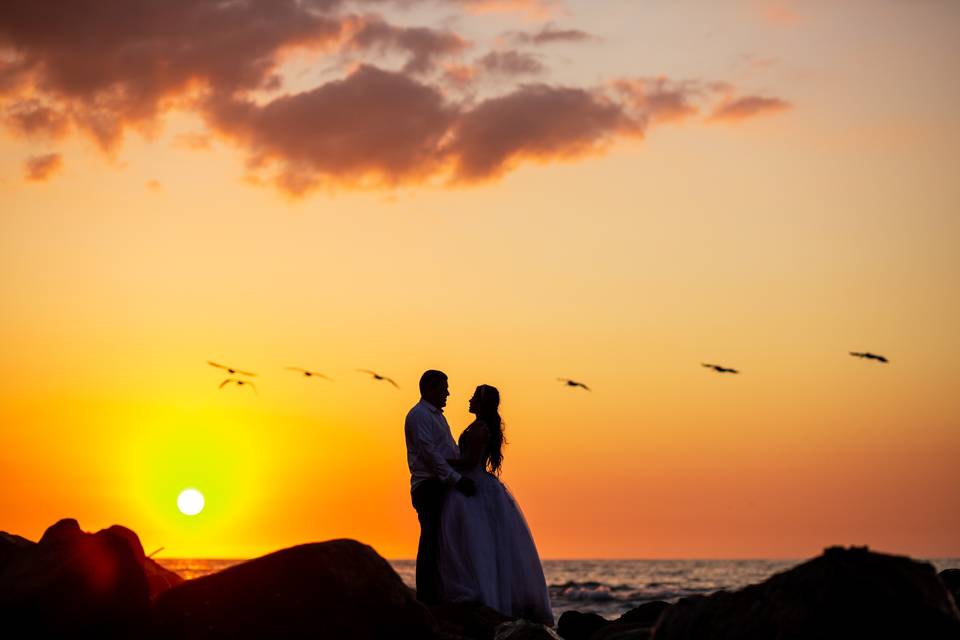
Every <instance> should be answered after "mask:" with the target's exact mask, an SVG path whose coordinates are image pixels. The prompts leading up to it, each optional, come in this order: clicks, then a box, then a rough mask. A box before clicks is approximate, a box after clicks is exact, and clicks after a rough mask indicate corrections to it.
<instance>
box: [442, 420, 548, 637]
mask: <svg viewBox="0 0 960 640" xmlns="http://www.w3.org/2000/svg"><path fill="white" fill-rule="evenodd" d="M476 424H477V423H474V424H473V425H471V426H470V427H468V428H467V430H466V431H464V432H463V434H462V435H461V436H460V448H461V450H466V447H465V445H467V443H466V442H464V440H465V438H467V439H469V438H470V431H471V429H475V426H476ZM484 429H485V428H484ZM484 442H485V439H484ZM468 446H469V445H468ZM485 461H486V456H481V462H480V463H479V464H477V465H476V466H475V467H474V468H473V469H470V470H467V471H464V472H462V473H463V475H464V476H466V477H468V478H470V479H471V480H473V482H474V483H475V484H476V487H477V492H476V494H475V495H473V496H465V495H464V494H462V493H461V492H459V491H457V490H456V489H451V490H450V491H447V494H446V497H445V498H444V503H443V509H442V511H441V516H440V562H439V564H440V583H441V585H442V591H443V600H444V601H446V602H480V603H483V604H484V605H486V606H488V607H490V608H492V609H496V610H497V611H499V612H501V613H504V614H506V615H510V616H514V617H518V618H525V619H527V620H533V621H535V622H540V623H543V624H546V625H550V626H552V625H553V611H552V610H551V608H550V595H549V592H548V591H547V583H546V580H545V579H544V576H543V567H542V565H541V564H540V556H539V554H538V553H537V547H536V545H535V544H534V542H533V536H532V535H531V533H530V528H529V527H528V526H527V521H526V519H525V518H524V517H523V513H522V512H521V511H520V507H519V506H518V505H517V502H516V500H514V498H513V496H512V495H511V494H510V491H508V490H507V487H506V486H505V485H504V484H503V483H502V482H500V480H499V479H498V478H497V477H496V476H494V475H493V474H491V473H489V472H487V471H486V470H485Z"/></svg>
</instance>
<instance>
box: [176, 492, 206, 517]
mask: <svg viewBox="0 0 960 640" xmlns="http://www.w3.org/2000/svg"><path fill="white" fill-rule="evenodd" d="M203 503H204V500H203V494H202V493H200V492H199V491H197V490H196V489H184V490H183V491H181V492H180V495H179V496H177V508H178V509H180V513H182V514H183V515H186V516H195V515H197V514H198V513H200V512H201V511H203Z"/></svg>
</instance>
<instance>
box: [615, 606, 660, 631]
mask: <svg viewBox="0 0 960 640" xmlns="http://www.w3.org/2000/svg"><path fill="white" fill-rule="evenodd" d="M669 608H670V603H669V602H664V601H663V600H654V601H653V602H644V603H643V604H642V605H640V606H639V607H635V608H633V609H631V610H630V611H627V612H626V613H625V614H623V615H622V616H620V617H619V618H617V619H616V620H615V621H614V624H628V623H629V624H639V625H646V626H648V627H652V626H653V625H655V624H657V620H658V619H659V618H660V616H661V615H662V614H663V612H664V611H666V610H667V609H669Z"/></svg>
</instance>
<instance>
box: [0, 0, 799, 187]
mask: <svg viewBox="0 0 960 640" xmlns="http://www.w3.org/2000/svg"><path fill="white" fill-rule="evenodd" d="M428 1H430V0H349V1H348V0H342V1H341V0H163V1H158V0H73V1H71V2H60V1H59V0H33V1H32V2H30V3H25V2H7V3H0V119H2V121H3V123H4V124H5V125H6V126H7V127H8V128H9V129H11V130H12V131H14V132H15V133H16V134H18V135H23V136H29V137H36V138H52V139H57V138H61V137H63V136H66V135H71V134H74V133H76V132H82V133H84V134H86V135H90V136H92V137H93V138H94V140H95V141H96V142H97V144H98V145H99V146H100V147H101V148H102V149H103V150H104V151H106V152H107V153H112V152H114V151H115V150H116V149H117V148H118V147H119V145H120V144H121V142H122V139H123V136H124V134H125V133H126V132H127V131H128V130H130V129H140V130H144V129H147V130H149V129H151V128H155V127H158V126H159V125H160V124H161V122H162V116H164V115H165V114H167V113H168V112H170V111H173V110H179V111H182V112H185V113H186V114H187V115H188V116H189V117H196V118H199V119H200V120H201V121H202V122H203V124H204V127H205V129H204V130H201V131H199V132H195V133H192V134H183V135H180V136H178V137H177V138H176V139H175V144H176V145H178V146H186V147H188V148H195V149H196V148H201V149H202V148H207V147H208V146H209V144H210V140H211V139H212V138H214V137H216V138H217V140H218V141H226V142H230V143H232V144H233V145H234V146H235V147H236V148H237V149H238V150H239V152H240V153H241V154H243V156H244V157H245V158H246V160H247V167H248V175H247V180H248V181H250V182H252V183H258V184H267V183H269V184H273V185H276V186H277V187H279V188H280V189H281V190H283V191H285V192H287V193H289V194H291V195H302V194H304V193H307V192H309V191H310V190H312V189H316V188H318V187H321V186H336V187H347V188H380V187H384V186H387V187H390V186H394V185H398V184H417V183H422V182H430V183H439V184H451V183H477V182H481V181H484V180H492V179H496V178H497V177H499V176H502V175H503V174H505V173H506V172H509V171H511V170H513V169H514V168H515V167H517V166H518V165H519V164H521V163H524V162H550V161H554V160H569V159H572V158H578V157H582V156H585V155H590V154H595V153H599V152H602V151H604V150H606V149H608V148H609V147H610V146H611V145H612V144H614V143H615V142H616V141H618V140H621V139H625V138H637V137H641V136H642V135H643V134H644V132H645V131H646V129H647V128H648V127H650V126H654V125H657V124H660V123H663V122H676V121H682V120H685V119H688V118H689V117H690V116H691V115H693V114H696V113H698V112H699V110H700V109H701V108H703V105H704V104H705V103H708V102H710V101H713V102H716V101H717V100H720V104H719V105H718V106H717V107H716V108H715V109H714V110H713V111H712V112H711V115H710V116H709V119H710V120H711V121H737V120H742V119H744V118H747V117H750V116H753V115H757V114H760V113H766V112H771V111H775V110H782V109H784V108H786V107H787V106H788V104H787V103H786V102H785V101H783V100H780V99H779V98H775V97H767V98H761V97H758V96H746V97H740V98H735V97H734V96H735V88H734V87H730V86H727V85H722V84H718V83H714V84H710V83H707V82H704V81H699V80H697V81H682V82H678V81H675V80H672V79H668V78H653V79H650V78H635V79H630V78H627V79H622V80H619V81H617V82H613V83H607V84H603V85H601V86H595V87H578V86H556V85H554V84H550V83H548V82H541V83H539V84H528V85H522V86H520V87H517V88H514V89H512V90H510V91H508V92H507V93H504V94H500V95H496V94H490V93H489V92H491V91H493V90H494V89H493V88H492V87H485V88H484V91H485V93H483V94H481V95H480V97H477V96H476V95H473V94H470V93H468V92H467V91H466V90H468V89H470V88H471V87H473V86H475V85H474V81H475V79H476V78H477V77H478V74H480V75H481V76H482V75H483V74H500V75H507V76H511V77H515V76H518V75H521V74H534V73H544V72H545V66H544V64H543V62H542V59H541V58H540V57H539V56H537V55H532V54H529V53H524V52H520V51H514V50H511V49H505V50H499V51H495V52H493V53H489V54H487V55H484V56H482V57H481V58H479V59H478V60H476V61H475V64H474V65H466V64H463V63H462V62H461V60H460V57H461V56H462V55H463V52H464V51H466V50H467V49H468V47H469V46H470V43H469V42H467V41H466V40H464V39H463V38H461V37H460V36H459V35H457V34H456V33H454V32H452V31H450V30H447V29H440V30H438V29H430V28H425V27H414V26H398V25H394V24H391V23H389V22H388V21H387V20H385V19H384V18H382V17H380V16H378V15H352V14H347V13H345V12H346V11H348V10H357V9H358V8H360V9H363V8H370V7H377V8H383V7H384V6H388V5H402V4H413V3H419V2H423V3H427V2H428ZM432 1H433V2H434V4H437V5H438V6H445V7H448V8H449V7H450V6H458V7H460V8H461V9H463V8H469V9H470V10H480V9H483V10H494V9H496V10H511V11H515V10H523V11H534V10H544V9H546V8H550V9H554V8H556V7H557V6H558V5H557V4H556V3H552V2H538V1H533V0H528V1H523V0H510V1H501V2H493V3H492V4H491V3H490V2H488V1H479V0H478V1H472V0H432ZM425 6H427V5H426V4H425ZM408 15H412V14H408ZM585 37H589V36H588V35H587V34H585V32H581V31H578V30H575V29H559V28H556V27H553V26H551V25H550V24H547V25H546V26H543V27H542V28H540V29H539V31H534V32H531V33H527V34H524V36H523V38H526V39H527V40H526V41H527V42H528V43H529V44H534V45H536V44H545V43H549V42H562V41H568V42H574V41H580V40H582V39H584V38H585ZM523 38H521V39H523ZM303 50H308V51H309V52H311V53H312V54H313V53H316V54H320V55H326V56H329V57H330V58H332V59H336V58H337V56H342V55H345V54H356V53H357V52H361V53H364V54H367V53H383V54H400V55H402V56H403V65H402V70H400V71H388V70H384V69H380V68H377V67H375V66H372V65H370V64H360V65H355V66H352V67H351V70H350V71H349V72H346V75H345V76H344V77H341V78H338V79H334V80H327V81H324V82H322V83H320V84H318V85H315V86H310V85H306V88H304V87H303V86H302V85H300V84H299V83H301V82H304V81H305V78H306V77H307V76H305V75H302V76H296V78H297V83H298V86H297V88H296V89H294V88H289V87H285V86H284V84H283V81H282V78H281V76H280V75H279V74H280V73H281V71H282V70H283V64H284V62H285V60H288V59H289V58H290V57H291V56H292V55H293V54H294V53H301V52H302V51H303ZM288 69H289V67H288ZM464 94H467V95H466V97H464ZM43 159H46V160H43ZM42 160H43V161H42ZM61 162H62V160H60V156H59V155H57V154H47V155H46V156H36V157H35V158H31V160H30V161H29V162H28V168H27V175H28V177H30V179H37V180H42V179H45V178H46V177H48V176H50V175H52V174H53V173H54V172H55V171H56V170H57V169H58V168H59V166H60V163H61ZM30 167H35V168H30ZM34 176H35V177H34Z"/></svg>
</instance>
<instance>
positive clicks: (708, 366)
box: [700, 362, 717, 369]
mask: <svg viewBox="0 0 960 640" xmlns="http://www.w3.org/2000/svg"><path fill="white" fill-rule="evenodd" d="M700 366H703V367H706V368H707V369H716V368H717V365H715V364H707V363H706V362H701V363H700Z"/></svg>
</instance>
